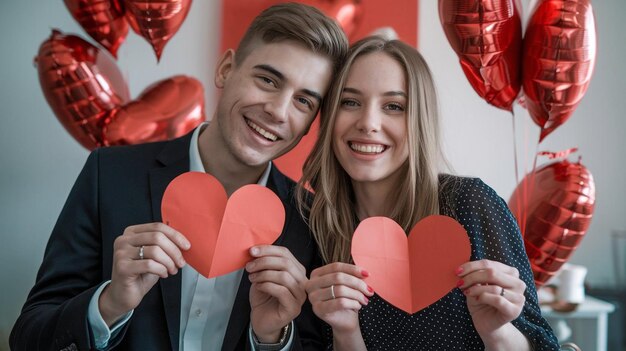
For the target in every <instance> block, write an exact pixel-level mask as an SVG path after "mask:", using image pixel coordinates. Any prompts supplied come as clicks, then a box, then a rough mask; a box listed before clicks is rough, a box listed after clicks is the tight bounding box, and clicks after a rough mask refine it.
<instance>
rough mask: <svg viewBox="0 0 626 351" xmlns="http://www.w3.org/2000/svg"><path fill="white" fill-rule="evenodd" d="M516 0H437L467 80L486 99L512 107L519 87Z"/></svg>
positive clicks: (503, 106)
mask: <svg viewBox="0 0 626 351" xmlns="http://www.w3.org/2000/svg"><path fill="white" fill-rule="evenodd" d="M520 9H521V7H520V5H519V3H518V2H517V0H439V19H440V21H441V25H442V26H443V29H444V32H445V34H446V37H447V38H448V42H450V45H451V46H452V49H453V50H454V51H455V52H456V54H457V55H458V57H459V60H460V62H461V68H462V69H463V72H464V73H465V76H466V77H467V79H468V81H469V82H470V84H471V85H472V87H473V88H474V90H475V91H476V93H478V95H479V96H480V97H482V98H483V99H484V100H485V101H487V103H489V104H491V105H493V106H495V107H498V108H501V109H504V110H507V111H511V112H512V111H513V103H514V102H515V98H516V97H517V95H518V94H519V91H520V89H521V66H520V61H521V50H522V25H521V19H520V12H519V11H520Z"/></svg>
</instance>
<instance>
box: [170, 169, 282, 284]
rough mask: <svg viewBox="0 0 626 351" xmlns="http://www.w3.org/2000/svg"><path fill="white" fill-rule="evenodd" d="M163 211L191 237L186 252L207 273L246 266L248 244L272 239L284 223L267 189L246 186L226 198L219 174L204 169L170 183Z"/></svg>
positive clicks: (189, 260) (213, 274) (277, 203)
mask: <svg viewBox="0 0 626 351" xmlns="http://www.w3.org/2000/svg"><path fill="white" fill-rule="evenodd" d="M161 213H162V217H163V222H164V223H166V224H168V225H170V226H171V227H173V228H174V229H176V230H178V231H179V232H180V233H182V234H183V235H184V236H185V237H186V238H187V239H188V240H189V242H191V248H190V249H189V250H187V251H185V252H183V256H184V257H185V260H186V261H187V263H189V264H190V265H191V266H192V267H193V268H195V269H196V271H198V273H200V274H202V275H203V276H205V277H207V278H212V277H216V276H220V275H223V274H227V273H230V272H233V271H236V270H238V269H241V268H243V267H244V266H245V264H246V263H247V262H248V261H250V260H251V259H252V257H251V256H250V254H249V253H248V250H249V249H250V247H252V246H255V245H269V244H272V243H273V242H274V241H276V239H278V237H279V236H280V233H281V232H282V230H283V226H284V223H285V208H284V207H283V204H282V202H281V201H280V199H279V198H278V197H277V196H276V195H275V194H274V193H273V192H272V191H271V190H269V189H268V188H266V187H264V186H260V185H256V184H251V185H246V186H244V187H241V188H239V189H238V190H237V191H235V192H234V193H233V194H232V195H231V197H230V198H227V197H226V191H225V190H224V188H223V187H222V184H220V182H219V181H218V180H217V179H215V177H213V176H211V175H210V174H206V173H200V172H187V173H183V174H181V175H179V176H178V177H176V178H174V180H172V182H170V184H169V185H168V186H167V189H166V190H165V193H164V194H163V200H162V202H161Z"/></svg>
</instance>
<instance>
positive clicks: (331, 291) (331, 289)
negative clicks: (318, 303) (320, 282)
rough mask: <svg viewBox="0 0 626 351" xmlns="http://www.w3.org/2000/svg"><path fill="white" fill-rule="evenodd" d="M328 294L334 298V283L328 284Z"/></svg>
mask: <svg viewBox="0 0 626 351" xmlns="http://www.w3.org/2000/svg"><path fill="white" fill-rule="evenodd" d="M330 296H332V297H333V300H334V299H335V285H331V286H330Z"/></svg>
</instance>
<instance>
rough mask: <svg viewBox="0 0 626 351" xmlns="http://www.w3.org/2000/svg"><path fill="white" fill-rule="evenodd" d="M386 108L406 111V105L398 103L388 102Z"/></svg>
mask: <svg viewBox="0 0 626 351" xmlns="http://www.w3.org/2000/svg"><path fill="white" fill-rule="evenodd" d="M385 108H386V109H387V110H392V111H404V106H402V105H400V104H396V103H391V104H387V106H385Z"/></svg>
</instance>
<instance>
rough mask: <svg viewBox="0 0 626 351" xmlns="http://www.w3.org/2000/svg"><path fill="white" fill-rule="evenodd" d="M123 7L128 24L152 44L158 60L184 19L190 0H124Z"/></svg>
mask: <svg viewBox="0 0 626 351" xmlns="http://www.w3.org/2000/svg"><path fill="white" fill-rule="evenodd" d="M124 7H125V9H126V18H127V19H128V22H129V23H130V26H131V27H132V28H133V30H134V31H135V33H137V34H139V35H141V36H142V37H144V39H146V40H147V41H148V43H150V45H152V48H153V49H154V53H155V54H156V56H157V61H158V60H159V59H160V58H161V53H162V52H163V48H164V47H165V44H167V41H168V40H170V39H171V38H172V37H173V36H174V34H176V32H178V29H180V26H181V25H182V24H183V22H184V21H185V18H186V17H187V14H188V13H189V8H190V7H191V0H124Z"/></svg>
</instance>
